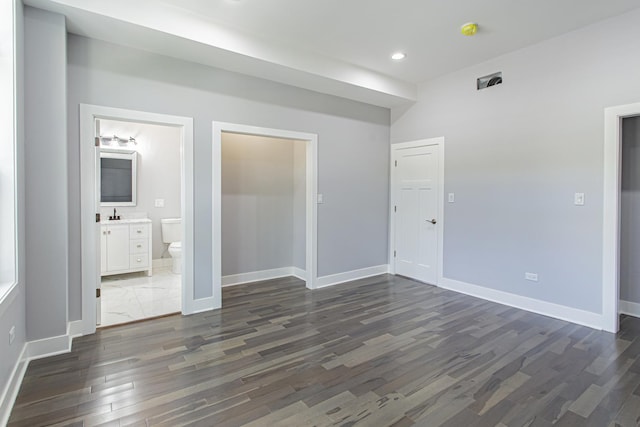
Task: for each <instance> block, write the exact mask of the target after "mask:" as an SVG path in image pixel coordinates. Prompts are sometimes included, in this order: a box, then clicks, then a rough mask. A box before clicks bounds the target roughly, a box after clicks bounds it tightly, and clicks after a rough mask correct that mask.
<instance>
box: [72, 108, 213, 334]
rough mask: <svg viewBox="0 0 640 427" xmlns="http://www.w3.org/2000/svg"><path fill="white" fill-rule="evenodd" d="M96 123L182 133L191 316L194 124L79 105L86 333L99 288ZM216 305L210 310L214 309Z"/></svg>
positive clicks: (185, 279)
mask: <svg viewBox="0 0 640 427" xmlns="http://www.w3.org/2000/svg"><path fill="white" fill-rule="evenodd" d="M97 119H110V120H124V121H130V122H139V123H150V124H159V125H165V126H173V127H177V128H180V130H181V141H180V149H181V150H180V151H181V182H182V185H181V191H180V193H181V207H182V233H183V234H182V236H183V240H182V314H193V313H196V312H197V311H202V310H196V311H193V310H195V308H196V307H198V308H199V307H201V306H202V304H203V303H201V302H198V303H197V304H196V303H195V297H194V296H195V288H194V286H195V282H194V261H193V260H194V246H193V245H194V240H193V233H194V232H193V227H194V221H195V218H194V200H193V119H192V118H190V117H181V116H170V115H166V114H157V113H150V112H145V111H135V110H126V109H122V108H112V107H103V106H98V105H89V104H80V160H81V161H80V164H81V171H80V172H81V178H82V179H81V181H80V182H81V185H80V196H81V197H80V208H81V226H82V228H81V243H82V244H81V246H82V322H83V326H82V333H83V334H85V335H87V334H92V333H94V332H95V330H96V298H95V292H96V291H95V288H96V285H97V284H98V283H99V280H100V268H99V266H100V258H99V257H100V251H99V250H97V248H99V230H98V227H97V226H96V221H95V214H96V212H99V210H96V209H98V206H97V194H98V189H97V185H96V184H97V179H96V149H95V144H94V138H95V121H96V120H97ZM212 308H213V306H211V307H209V309H212Z"/></svg>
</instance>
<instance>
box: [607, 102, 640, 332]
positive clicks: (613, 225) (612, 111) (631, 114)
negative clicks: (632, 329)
mask: <svg viewBox="0 0 640 427" xmlns="http://www.w3.org/2000/svg"><path fill="white" fill-rule="evenodd" d="M638 117H640V103H635V104H627V105H620V106H616V107H608V108H605V110H604V197H603V221H602V224H603V233H602V237H603V251H602V329H603V330H605V331H607V332H613V333H616V332H618V329H619V327H620V314H621V313H623V314H630V315H633V316H640V301H638V302H635V301H629V300H630V299H631V300H635V299H640V298H639V297H640V293H637V292H636V290H635V289H633V288H635V285H634V284H633V282H634V281H635V278H636V276H637V272H636V271H635V266H634V265H633V264H637V263H634V262H633V261H631V260H632V257H633V256H634V254H637V252H635V250H636V249H635V247H636V246H637V245H639V244H640V235H639V236H638V237H637V238H636V236H633V235H626V236H622V233H625V234H628V233H633V234H635V229H636V228H638V227H639V225H640V224H638V223H637V221H636V220H635V218H634V216H635V217H637V213H634V209H635V206H636V200H635V199H636V194H635V193H636V190H635V188H640V187H638V185H637V182H640V181H638V177H640V174H639V173H638V171H637V169H638V168H637V167H636V165H635V164H632V163H633V162H634V157H635V158H639V159H640V156H638V152H637V148H636V146H637V145H639V144H640V143H639V142H638V141H637V138H638V135H639V134H640V128H639V126H640V122H639V120H640V119H639V118H638ZM636 156H638V157H636ZM636 181H637V182H636ZM637 206H638V207H640V204H637ZM638 230H640V228H638ZM625 282H626V283H625ZM636 283H637V282H636Z"/></svg>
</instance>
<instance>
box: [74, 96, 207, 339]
mask: <svg viewBox="0 0 640 427" xmlns="http://www.w3.org/2000/svg"><path fill="white" fill-rule="evenodd" d="M80 140H81V147H80V154H81V178H82V179H81V183H82V185H81V219H82V230H81V231H82V233H81V242H82V292H83V296H82V324H83V334H90V333H93V332H94V331H95V329H96V326H110V325H112V324H120V323H126V322H129V321H137V320H139V319H143V318H149V317H157V316H161V315H165V314H169V313H176V312H182V313H183V314H190V313H192V312H194V310H193V306H194V295H193V294H194V292H193V220H194V218H193V214H194V213H193V119H191V118H186V117H178V116H168V115H163V114H155V113H148V112H140V111H133V110H124V109H118V108H110V107H101V106H94V105H85V104H82V105H81V106H80ZM163 141H164V142H163ZM154 143H155V146H154ZM162 144H167V145H166V146H163V147H162V148H161V147H160V145H162ZM114 158H115V159H116V160H118V161H113V159H114ZM131 159H134V160H131ZM162 159H165V161H163V160H162ZM167 159H169V160H167ZM105 160H106V161H105ZM167 161H170V163H171V164H169V163H166V162H167ZM127 162H128V163H127ZM103 164H105V166H106V169H107V170H106V171H102V165H103ZM130 164H131V165H130ZM109 169H111V170H109ZM170 169H171V170H173V172H169V170H170ZM123 170H124V172H123ZM103 179H106V180H107V181H110V182H107V183H106V185H105V186H103V185H102V184H103V183H102V180H103ZM123 189H125V190H123ZM103 191H104V192H105V194H107V195H108V196H109V197H110V198H109V197H107V199H105V200H101V199H102V192H103ZM163 220H165V221H163ZM163 225H165V226H166V227H165V228H166V231H165V233H163V230H162V229H163ZM103 233H104V234H103ZM178 239H181V240H178ZM103 283H104V288H103V286H102V284H103ZM103 298H104V301H103ZM101 312H104V313H101ZM103 314H104V317H103Z"/></svg>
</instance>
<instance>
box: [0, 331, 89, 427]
mask: <svg viewBox="0 0 640 427" xmlns="http://www.w3.org/2000/svg"><path fill="white" fill-rule="evenodd" d="M82 328H83V323H82V320H74V321H72V322H69V323H67V333H66V335H60V336H57V337H51V338H45V339H41V340H35V341H28V342H26V343H25V344H24V346H22V351H21V352H20V356H19V357H18V362H17V363H16V365H15V366H14V367H13V371H12V372H11V375H10V376H9V381H8V382H7V384H6V386H5V388H4V390H3V392H2V395H1V396H0V426H3V425H6V424H7V422H8V421H9V415H10V414H11V410H12V408H13V404H14V402H15V400H16V397H17V396H18V391H19V390H20V386H21V385H22V380H23V379H24V375H25V373H26V372H27V367H28V366H29V362H30V361H31V360H36V359H42V358H44V357H49V356H55V355H57V354H64V353H69V352H70V351H71V346H72V344H73V338H75V337H77V336H81V335H82Z"/></svg>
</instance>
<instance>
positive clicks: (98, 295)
mask: <svg viewBox="0 0 640 427" xmlns="http://www.w3.org/2000/svg"><path fill="white" fill-rule="evenodd" d="M96 298H100V288H96Z"/></svg>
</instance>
